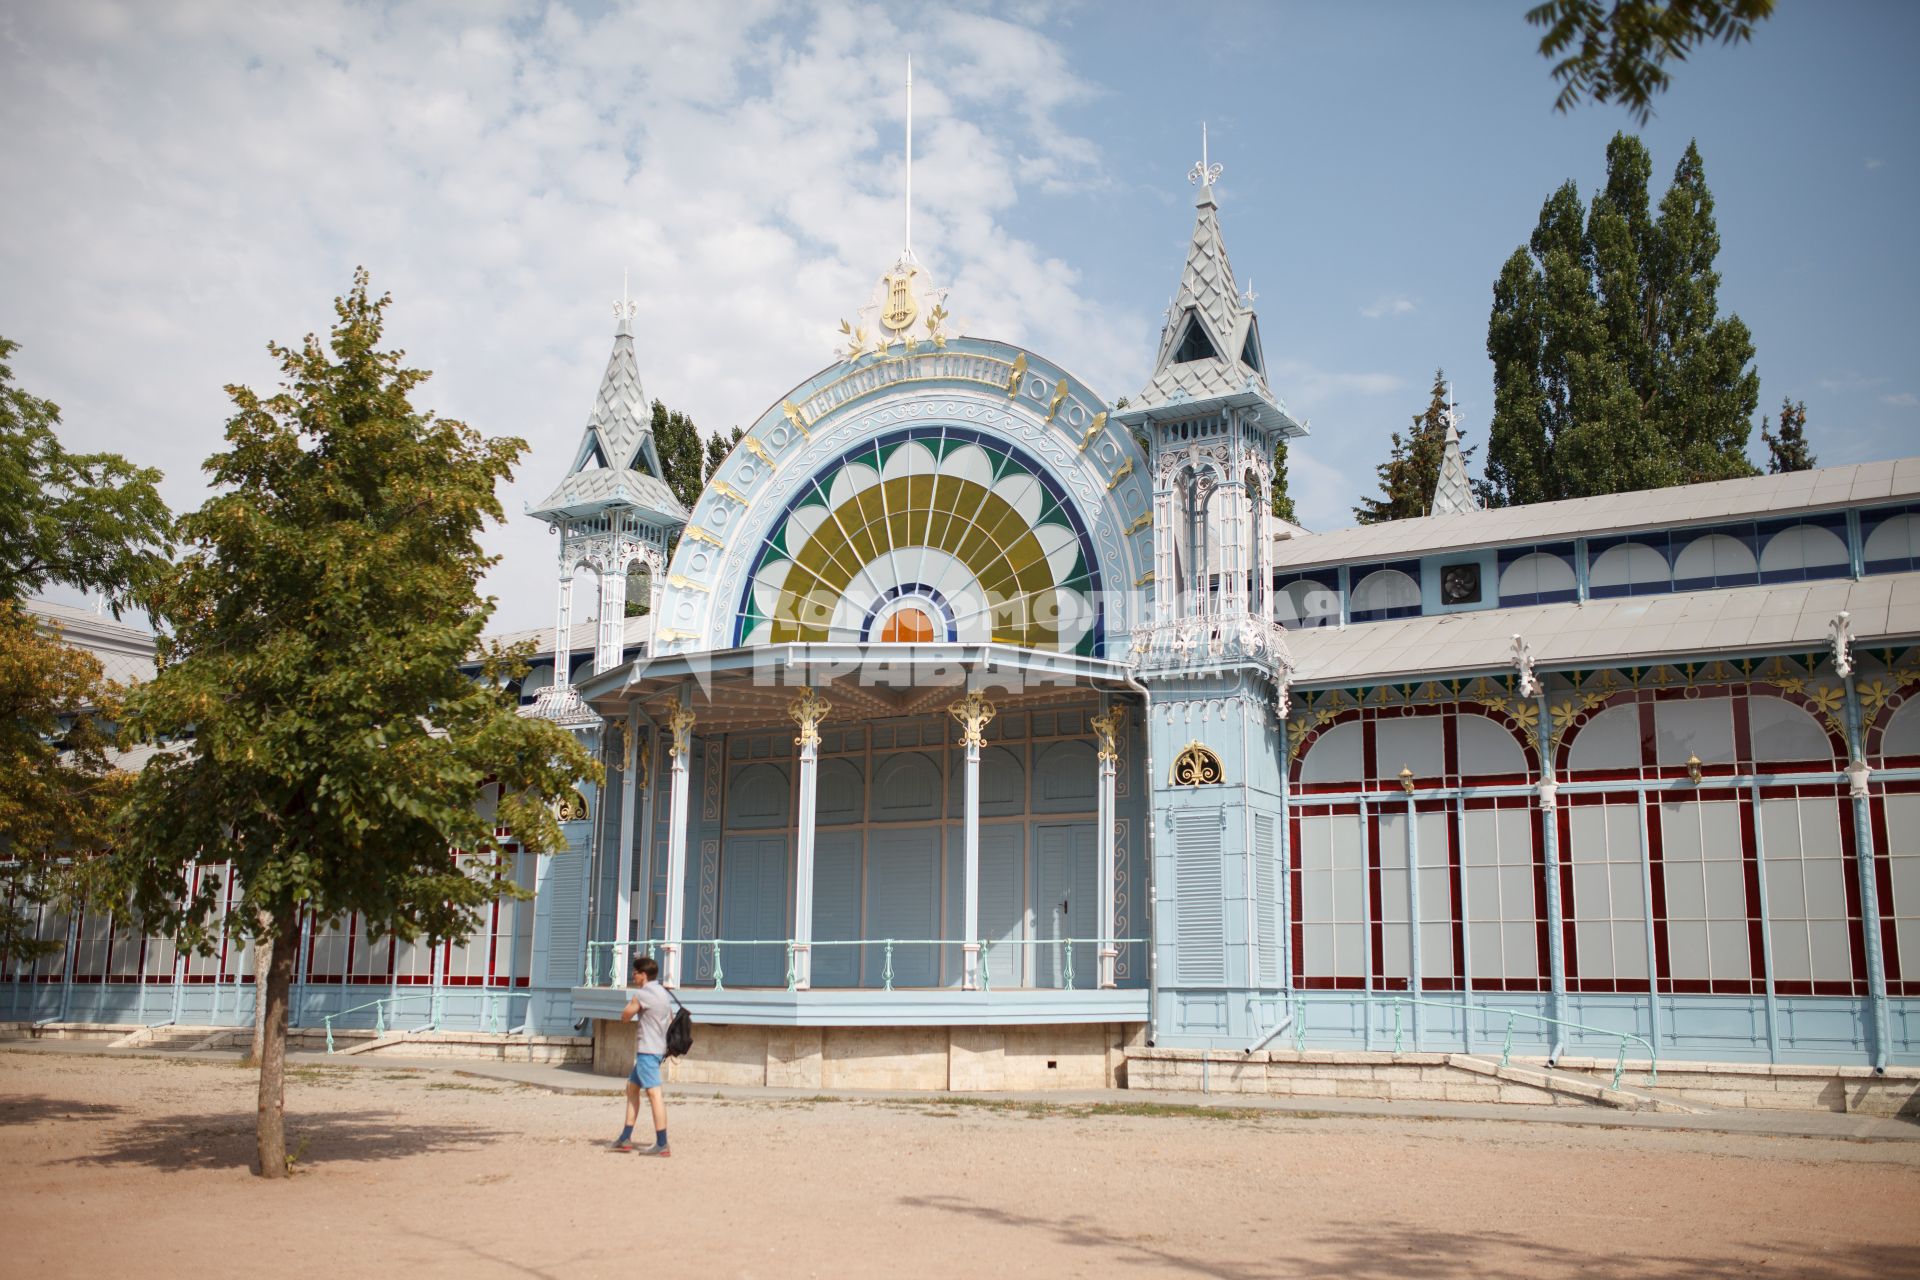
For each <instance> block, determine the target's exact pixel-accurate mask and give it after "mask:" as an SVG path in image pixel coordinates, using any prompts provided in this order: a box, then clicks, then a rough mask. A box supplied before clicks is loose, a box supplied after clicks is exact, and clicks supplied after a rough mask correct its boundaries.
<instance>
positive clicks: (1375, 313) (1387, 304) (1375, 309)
mask: <svg viewBox="0 0 1920 1280" xmlns="http://www.w3.org/2000/svg"><path fill="white" fill-rule="evenodd" d="M1413 310H1414V304H1413V299H1411V298H1403V297H1401V296H1399V295H1398V294H1395V295H1393V296H1391V297H1386V298H1381V299H1380V300H1379V301H1377V302H1374V303H1372V304H1370V305H1368V306H1364V307H1362V308H1360V314H1361V315H1363V316H1365V317H1366V318H1367V319H1369V320H1378V319H1380V318H1381V317H1382V316H1404V315H1411V314H1412V313H1413Z"/></svg>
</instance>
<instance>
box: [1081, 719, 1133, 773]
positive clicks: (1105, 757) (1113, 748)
mask: <svg viewBox="0 0 1920 1280" xmlns="http://www.w3.org/2000/svg"><path fill="white" fill-rule="evenodd" d="M1087 723H1088V724H1090V725H1092V726H1093V731H1094V733H1096V734H1098V735H1099V738H1100V759H1101V760H1102V761H1104V762H1105V763H1107V764H1116V763H1118V762H1119V759H1120V745H1119V737H1120V730H1121V729H1123V728H1125V727H1126V724H1127V709H1126V708H1125V707H1111V708H1109V709H1108V710H1107V713H1106V714H1105V715H1101V716H1094V717H1093V718H1092V719H1090V720H1088V721H1087Z"/></svg>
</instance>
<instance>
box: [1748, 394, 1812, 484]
mask: <svg viewBox="0 0 1920 1280" xmlns="http://www.w3.org/2000/svg"><path fill="white" fill-rule="evenodd" d="M1770 427H1771V424H1770V423H1769V422H1768V421H1767V419H1765V418H1762V419H1760V439H1761V440H1762V441H1764V442H1765V443H1766V446H1767V474H1768V475H1775V476H1777V475H1779V474H1781V473H1782V472H1785V471H1811V470H1812V469H1813V468H1814V467H1817V466H1819V465H1820V462H1819V459H1817V458H1815V457H1814V456H1813V450H1811V449H1809V448H1808V447H1807V402H1806V401H1805V400H1802V401H1800V402H1799V403H1797V404H1796V403H1794V401H1792V400H1790V399H1782V400H1781V401H1780V434H1779V435H1775V434H1773V432H1772V430H1771V429H1770Z"/></svg>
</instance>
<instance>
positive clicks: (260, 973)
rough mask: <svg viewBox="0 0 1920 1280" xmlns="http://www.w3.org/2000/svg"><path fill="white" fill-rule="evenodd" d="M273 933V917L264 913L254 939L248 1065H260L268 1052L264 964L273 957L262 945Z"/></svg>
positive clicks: (265, 970)
mask: <svg viewBox="0 0 1920 1280" xmlns="http://www.w3.org/2000/svg"><path fill="white" fill-rule="evenodd" d="M272 933H273V917H272V916H270V915H268V914H267V913H266V912H264V911H262V912H261V913H260V918H259V927H258V928H256V929H255V930H254V933H253V937H254V943H253V1048H252V1049H251V1050H249V1051H248V1053H247V1065H248V1066H254V1067H257V1066H259V1065H260V1058H261V1055H263V1054H264V1053H266V1051H267V1044H266V1041H267V965H266V964H265V963H263V961H266V960H267V959H268V958H269V956H270V955H271V950H270V948H267V947H264V946H262V945H261V944H262V943H263V942H265V941H266V940H267V939H268V938H269V937H271V936H272Z"/></svg>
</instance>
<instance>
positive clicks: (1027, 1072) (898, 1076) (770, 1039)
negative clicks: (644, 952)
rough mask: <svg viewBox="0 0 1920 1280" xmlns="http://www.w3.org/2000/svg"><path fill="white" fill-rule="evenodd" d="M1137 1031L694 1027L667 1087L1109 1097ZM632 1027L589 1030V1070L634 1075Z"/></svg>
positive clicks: (1130, 1027)
mask: <svg viewBox="0 0 1920 1280" xmlns="http://www.w3.org/2000/svg"><path fill="white" fill-rule="evenodd" d="M1145 1033H1146V1029H1145V1027H1144V1026H1141V1025H1139V1024H1131V1023H1125V1024H1122V1023H1091V1024H1086V1023H1078V1024H1062V1025H1054V1026H1008V1027H993V1026H985V1027H982V1026H955V1027H756V1026H741V1025H728V1024H723V1023H696V1024H695V1026H694V1030H693V1052H691V1053H689V1054H687V1056H685V1057H684V1058H671V1059H668V1061H667V1067H666V1079H667V1082H668V1083H669V1084H721V1085H755V1086H758V1085H765V1086H769V1087H773V1088H786V1089H913V1090H927V1091H952V1092H955V1093H974V1092H990V1091H1000V1090H1005V1091H1019V1092H1024V1091H1029V1090H1032V1091H1038V1090H1044V1089H1112V1088H1118V1087H1122V1086H1124V1085H1125V1084H1126V1073H1127V1055H1128V1053H1129V1051H1130V1050H1131V1049H1132V1048H1134V1047H1136V1046H1138V1045H1140V1044H1141V1043H1143V1042H1144V1037H1145ZM633 1041H634V1025H633V1024H632V1023H631V1022H618V1021H612V1020H608V1019H595V1021H594V1024H593V1069H594V1070H595V1071H596V1072H598V1073H599V1074H601V1075H609V1076H624V1075H626V1074H627V1073H628V1072H629V1071H630V1070H632V1069H633Z"/></svg>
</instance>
